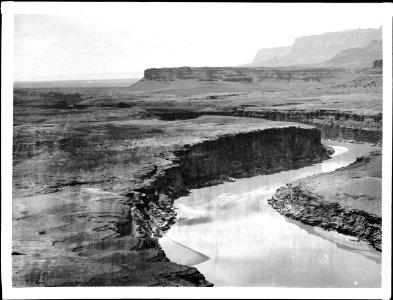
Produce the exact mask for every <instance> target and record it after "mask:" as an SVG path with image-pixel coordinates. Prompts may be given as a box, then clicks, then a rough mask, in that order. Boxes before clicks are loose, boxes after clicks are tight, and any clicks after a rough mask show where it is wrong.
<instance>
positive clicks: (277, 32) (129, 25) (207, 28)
mask: <svg viewBox="0 0 393 300" xmlns="http://www.w3.org/2000/svg"><path fill="white" fill-rule="evenodd" d="M100 8H101V9H100ZM378 11H380V6H379V5H366V4H357V5H354V4H347V5H343V4H314V5H312V4H297V5H290V4H277V5H268V4H265V3H225V4H224V3H216V4H213V3H191V4H190V3H183V4H177V3H128V5H127V6H124V5H122V6H120V5H118V3H112V6H111V9H108V6H106V8H105V9H102V7H100V5H99V4H95V6H91V7H90V9H88V10H86V9H85V8H84V7H82V6H81V9H78V10H77V11H75V10H74V12H72V11H62V10H58V12H57V13H56V14H23V15H22V14H18V15H15V21H14V26H15V27H14V37H15V41H14V45H15V50H14V53H15V80H51V79H52V80H59V79H83V78H85V79H95V78H127V77H137V76H138V75H139V76H142V71H143V70H144V69H146V68H151V67H176V66H236V65H239V64H244V63H248V62H251V61H252V59H253V57H254V55H255V54H256V51H257V50H258V49H260V48H266V47H275V46H286V45H291V44H292V43H293V42H294V39H295V38H296V37H298V36H303V35H311V34H321V33H324V32H329V31H340V30H346V29H354V28H377V27H379V26H380V25H381V20H380V14H379V13H378ZM135 72H137V73H135Z"/></svg>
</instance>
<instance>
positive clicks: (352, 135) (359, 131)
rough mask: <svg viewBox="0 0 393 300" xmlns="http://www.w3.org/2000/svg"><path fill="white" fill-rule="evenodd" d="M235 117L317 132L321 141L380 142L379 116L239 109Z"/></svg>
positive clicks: (335, 111)
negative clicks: (302, 126)
mask: <svg viewBox="0 0 393 300" xmlns="http://www.w3.org/2000/svg"><path fill="white" fill-rule="evenodd" d="M235 115H239V116H244V117H252V118H263V119H268V120H273V121H288V122H298V123H302V124H308V125H312V126H314V127H316V128H318V129H319V130H321V135H322V138H326V139H337V140H352V141H357V142H370V143H381V142H382V114H381V113H375V114H365V115H359V114H356V113H352V112H343V111H338V110H325V109H319V110H313V111H302V110H291V109H286V110H275V109H258V110H254V109H252V108H246V109H240V110H238V111H237V112H235Z"/></svg>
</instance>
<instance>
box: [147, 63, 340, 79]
mask: <svg viewBox="0 0 393 300" xmlns="http://www.w3.org/2000/svg"><path fill="white" fill-rule="evenodd" d="M340 73H342V70H341V69H333V68H296V69H293V68H286V69H282V68H281V69H280V68H244V67H243V68H241V67H197V68H192V67H180V68H158V69H155V68H153V69H147V70H145V73H144V78H143V79H142V81H155V82H176V81H179V80H182V81H186V80H194V81H195V80H196V81H199V82H237V83H253V82H263V81H267V80H269V81H271V80H273V81H274V80H277V81H286V82H289V81H318V82H320V81H321V80H324V79H328V78H334V77H336V76H337V75H338V74H340Z"/></svg>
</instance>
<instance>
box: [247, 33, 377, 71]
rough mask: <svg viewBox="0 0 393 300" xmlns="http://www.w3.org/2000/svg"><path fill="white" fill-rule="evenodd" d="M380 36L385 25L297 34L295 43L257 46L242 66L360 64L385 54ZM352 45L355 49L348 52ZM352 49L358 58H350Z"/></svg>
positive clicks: (355, 65)
mask: <svg viewBox="0 0 393 300" xmlns="http://www.w3.org/2000/svg"><path fill="white" fill-rule="evenodd" d="M381 40H382V27H380V28H369V29H351V30H345V31H339V32H328V33H324V34H320V35H310V36H302V37H298V38H296V39H295V43H294V44H293V45H292V46H286V47H276V48H266V49H260V50H258V52H257V54H256V56H255V58H254V60H253V61H252V62H251V63H249V64H246V65H243V66H245V67H285V66H300V65H314V64H324V63H326V64H327V65H329V64H331V65H340V66H343V67H348V66H349V67H359V68H360V67H364V66H365V65H366V64H368V66H370V63H372V61H373V60H375V59H380V58H382V46H381V45H382V42H381ZM349 49H356V50H353V51H352V52H345V51H347V50H349ZM353 53H356V55H357V56H358V58H357V59H355V60H351V56H352V55H353ZM336 56H338V57H336ZM352 58H354V57H352ZM332 59H334V60H333V61H330V60H332ZM340 60H341V61H340ZM329 61H330V62H329Z"/></svg>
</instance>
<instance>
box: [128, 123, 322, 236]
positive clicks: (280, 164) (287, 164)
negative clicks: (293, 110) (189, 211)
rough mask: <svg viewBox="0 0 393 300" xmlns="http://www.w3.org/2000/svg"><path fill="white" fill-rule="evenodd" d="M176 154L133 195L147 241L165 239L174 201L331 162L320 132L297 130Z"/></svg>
mask: <svg viewBox="0 0 393 300" xmlns="http://www.w3.org/2000/svg"><path fill="white" fill-rule="evenodd" d="M174 154H175V158H174V159H173V164H172V165H170V166H167V167H165V168H163V169H160V168H159V169H157V170H154V168H152V169H150V170H146V171H145V172H146V174H147V175H146V176H149V175H148V174H149V173H150V174H151V173H152V172H153V174H154V175H153V176H151V177H150V182H149V184H148V185H143V186H141V187H138V188H136V189H134V191H132V192H130V193H129V194H128V196H129V197H131V198H132V199H133V201H132V203H136V205H135V212H136V215H137V216H138V217H137V220H136V222H137V224H139V228H140V234H141V235H143V236H145V237H146V238H148V237H161V236H162V233H163V231H165V230H166V229H168V228H169V226H170V224H171V222H172V221H173V220H174V218H175V212H174V210H173V207H172V206H171V204H172V203H173V200H174V199H175V198H176V197H178V196H180V195H183V194H185V193H187V191H188V189H190V188H199V187H203V186H209V185H213V184H218V183H222V182H224V181H226V180H227V179H228V177H235V178H241V177H250V176H254V175H258V174H270V173H274V172H279V171H282V170H288V169H293V168H299V167H301V166H304V165H307V164H310V163H316V162H319V161H322V160H324V159H327V158H328V157H329V155H328V150H327V149H325V148H324V147H323V146H322V145H321V141H320V133H319V131H318V130H317V129H315V128H307V129H305V128H299V127H295V126H293V127H292V126H291V127H287V128H274V129H265V130H260V131H252V132H249V133H243V134H236V135H227V136H223V137H220V138H217V139H214V140H209V141H205V142H203V143H199V144H196V145H192V146H190V145H185V146H184V147H182V148H181V149H179V150H177V151H175V152H174ZM142 176H143V175H142ZM168 203H169V204H170V205H168ZM146 220H149V222H146Z"/></svg>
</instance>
